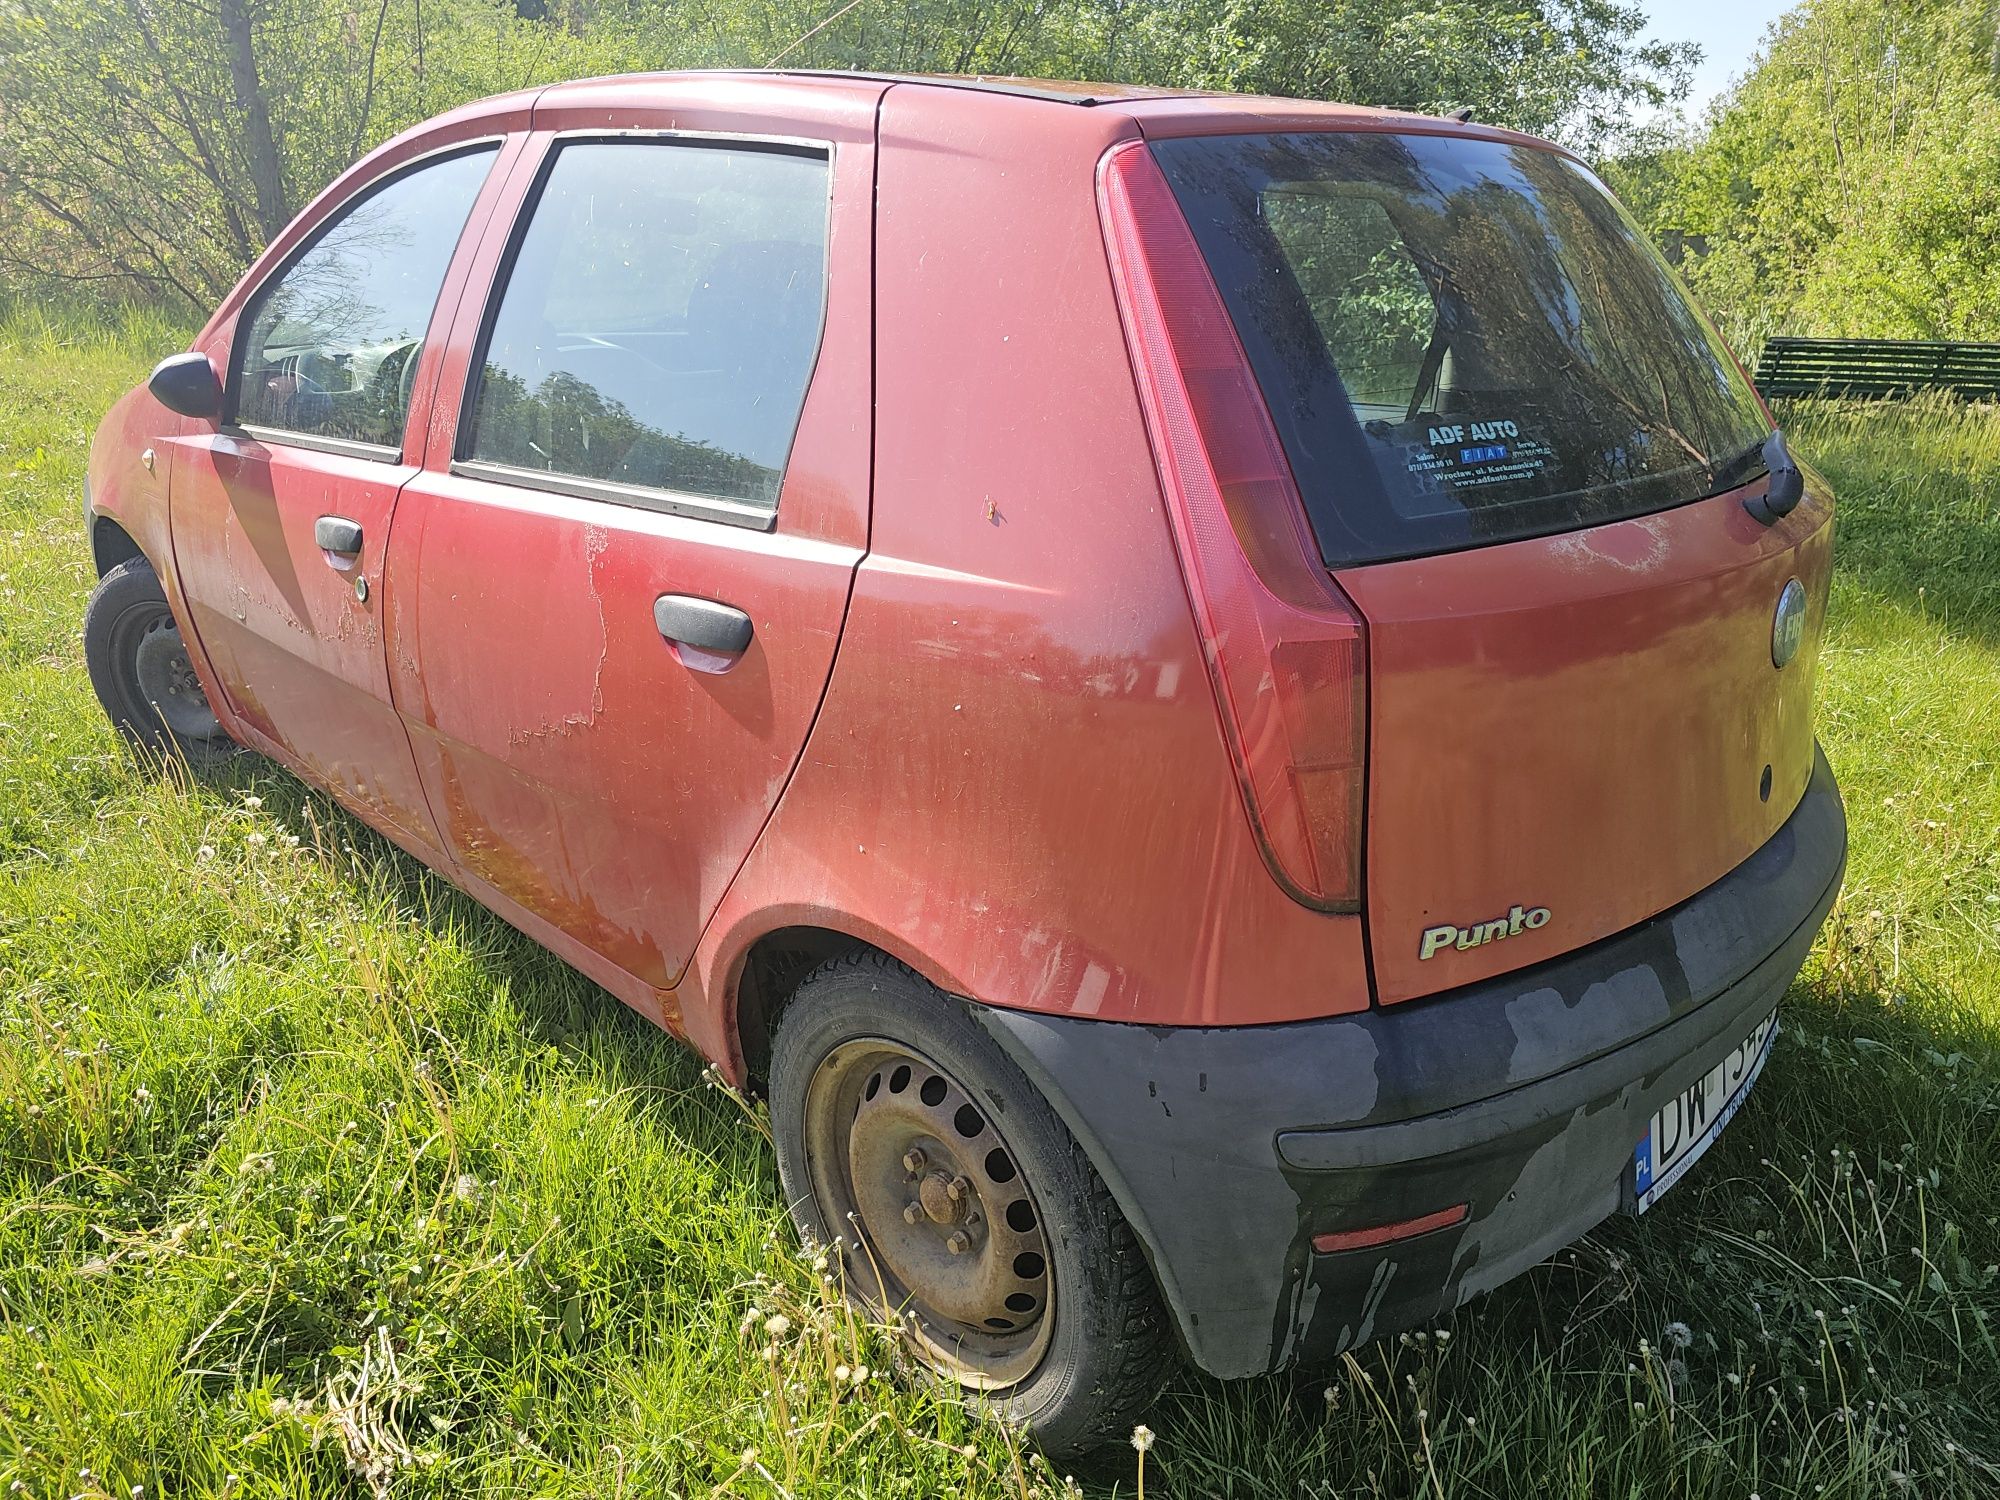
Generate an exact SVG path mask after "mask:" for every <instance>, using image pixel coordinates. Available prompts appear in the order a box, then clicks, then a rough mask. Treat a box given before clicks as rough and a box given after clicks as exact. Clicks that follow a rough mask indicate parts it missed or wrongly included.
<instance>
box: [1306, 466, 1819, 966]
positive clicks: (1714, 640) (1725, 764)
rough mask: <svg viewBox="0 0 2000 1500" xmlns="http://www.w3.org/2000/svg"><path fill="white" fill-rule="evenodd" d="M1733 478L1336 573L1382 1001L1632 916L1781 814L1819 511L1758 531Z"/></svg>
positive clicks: (1743, 852) (1546, 950)
mask: <svg viewBox="0 0 2000 1500" xmlns="http://www.w3.org/2000/svg"><path fill="white" fill-rule="evenodd" d="M1761 485H1762V481H1761V480H1760V481H1759V486H1760V487H1761ZM1746 492H1747V491H1738V492H1733V493H1729V494H1724V495H1717V496H1714V497H1712V498H1710V499H1706V500H1702V501H1698V502H1696V503H1694V504H1691V505H1685V506H1681V507H1679V508H1677V509H1674V510H1669V511H1664V512H1660V513H1657V514H1654V515H1649V516H1642V517H1636V518H1633V519H1629V520H1623V521H1616V522H1612V523H1610V524H1607V525H1603V526H1598V527H1593V528H1590V529H1587V530H1583V531H1574V532H1569V533H1566V534H1562V535H1556V536H1547V537H1537V538H1533V539H1529V540H1523V541H1516V542H1510V543H1506V544H1502V545H1499V546H1490V547H1481V548H1476V549H1473V550H1469V551H1464V552H1457V553H1449V554H1444V555H1440V556H1432V557H1426V558H1418V559H1411V560H1408V561H1402V562H1392V563H1383V564H1378V565H1375V566H1370V567H1361V568H1351V569H1346V570H1343V571H1340V572H1339V573H1338V574H1337V575H1336V576H1337V577H1338V578H1339V581H1340V584H1341V586H1342V587H1343V588H1344V589H1345V590H1346V591H1347V593H1348V595H1349V597H1350V598H1352V599H1353V600H1354V602H1355V604H1356V605H1357V606H1358V607H1359V608H1360V610H1361V612H1362V613H1363V614H1364V615H1365V616H1366V618H1367V622H1368V640H1369V682H1370V705H1369V717H1370V723H1371V731H1370V750H1369V758H1368V766H1369V769H1368V814H1367V846H1366V847H1367V855H1366V874H1365V885H1366V912H1367V922H1368V932H1369V939H1370V944H1371V947H1372V949H1373V956H1374V971H1375V982H1376V988H1377V994H1378V996H1379V998H1380V999H1381V1000H1382V1001H1383V1002H1385V1003H1391V1002H1395V1001H1399V1000H1407V999H1410V998H1412V997H1415V996H1419V995H1429V994H1435V993H1437V992H1438V991H1441V990H1447V989H1450V988H1452V987H1454V986H1456V985H1461V984H1466V983H1469V982H1471V981H1473V980H1477V979H1483V978H1486V977H1488V976H1490V975H1494V974H1499V973H1503V972H1506V971H1508V970H1512V969H1518V968H1521V967H1523V966H1525V965H1529V964H1533V963H1536V962H1539V961H1541V960H1544V959H1547V958H1550V957H1552V956H1554V955H1556V954H1559V953H1562V952H1565V951H1568V950H1570V949H1574V948H1577V947H1581V946H1583V945H1584V944H1587V943H1590V942H1594V941H1596V940H1597V939H1599V938H1603V937H1607V936H1609V935H1611V934H1613V933H1615V932H1618V931H1620V930H1621V929H1623V928H1626V927H1630V926H1632V925H1634V924H1636V923H1638V922H1641V921H1644V920H1645V919H1646V918H1648V917H1650V916H1653V915H1655V914H1657V913H1658V912H1660V911H1662V910H1663V909H1665V908H1666V907H1669V906H1672V905H1674V904H1675V903H1677V902H1680V901H1682V900H1685V899H1686V898H1687V897H1689V896H1691V895H1693V894H1694V893H1695V892H1697V891H1699V890H1700V889H1701V888H1702V887H1704V886H1706V885H1708V884H1710V883H1711V882H1713V881H1715V880H1717V879H1719V878H1720V877H1721V876H1722V875H1723V874H1725V873H1726V872H1727V871H1728V870H1730V869H1731V868H1732V867H1733V866H1735V865H1736V864H1738V863H1740V862H1741V861H1742V860H1743V859H1745V858H1746V857H1748V855H1749V854H1750V853H1751V852H1752V851H1754V850H1755V849H1756V848H1757V847H1758V846H1759V845H1761V844H1762V843H1763V842H1764V841H1765V840H1766V839H1768V838H1770V837H1771V835H1772V834H1773V833H1775V832H1776V830H1777V829H1778V827H1779V825H1780V824H1782V823H1783V822H1784V820H1785V818H1786V817H1787V816H1788V815H1789V814H1790V813H1791V811H1792V809H1793V808H1794V807H1795V806H1797V804H1798V801H1799V798H1800V797H1801V796H1802V795H1803V794H1804V791H1805V787H1806V783H1807V781H1808V779H1809V778H1810V776H1811V774H1812V763H1813V735H1812V696H1813V685H1814V678H1815V672H1816V662H1817V657H1818V648H1819V639H1820V632H1821V627H1822V623H1823V621H1824V618H1825V607H1826V593H1827V582H1828V576H1829V569H1830V563H1831V549H1832V533H1833V527H1832V506H1831V503H1830V501H1829V499H1828V498H1827V497H1826V495H1825V494H1824V492H1823V491H1822V490H1820V489H1819V488H1818V487H1817V486H1816V485H1815V486H1813V487H1811V488H1809V491H1808V494H1807V497H1806V499H1805V501H1804V502H1803V503H1801V504H1800V506H1799V507H1798V509H1797V510H1795V511H1793V512H1792V514H1791V515H1789V516H1787V517H1785V518H1783V519H1782V520H1780V521H1779V522H1778V523H1777V524H1776V525H1774V526H1768V527H1767V526H1765V525H1763V524H1761V523H1760V522H1758V521H1757V520H1755V519H1753V518H1752V517H1751V516H1750V515H1749V514H1748V513H1747V512H1746V511H1745V510H1744V508H1743V505H1742V503H1741V495H1742V494H1743V493H1746ZM1793 578H1797V579H1799V580H1800V581H1801V583H1802V584H1803V586H1804V589H1805V597H1806V601H1807V604H1806V621H1805V633H1804V641H1803V643H1802V644H1801V646H1800V647H1799V649H1798V653H1797V655H1796V656H1794V657H1793V658H1792V659H1791V660H1790V661H1789V662H1788V663H1787V664H1786V665H1785V666H1783V667H1782V668H1781V667H1778V666H1776V665H1774V662H1773V649H1772V647H1773V640H1772V637H1773V625H1774V620H1775V616H1776V612H1777V608H1778V601H1779V597H1780V595H1781V593H1783V591H1784V589H1785V586H1786V584H1787V582H1788V581H1789V580H1791V579H1793ZM1446 928H1450V929H1451V932H1450V933H1449V934H1447V933H1446V932H1445V931H1444V929H1446ZM1426 955H1428V956H1426Z"/></svg>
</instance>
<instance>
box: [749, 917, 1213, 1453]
mask: <svg viewBox="0 0 2000 1500" xmlns="http://www.w3.org/2000/svg"><path fill="white" fill-rule="evenodd" d="M771 1113H772V1122H773V1126H774V1134H775V1135H776V1138H777V1147H778V1169H779V1174H780V1176H781V1177H782V1178H783V1181H784V1187H785V1194H786V1197H787V1199H788V1200H789V1201H790V1202H791V1203H792V1205H793V1215H794V1217H795V1218H796V1219H797V1220H798V1223H799V1227H800V1230H801V1231H802V1232H803V1233H804V1235H805V1236H806V1237H807V1238H808V1239H809V1240H812V1241H816V1242H818V1243H821V1244H827V1245H834V1244H838V1245H839V1246H840V1248H841V1260H842V1264H843V1269H844V1272H845V1275H846V1285H847V1289H848V1294H849V1296H850V1297H852V1298H853V1299H854V1300H856V1301H857V1302H859V1303H860V1304H862V1305H863V1306H864V1307H865V1308H866V1309H867V1310H868V1311H869V1312H870V1313H872V1314H873V1315H875V1316H877V1317H880V1318H882V1319H884V1320H885V1321H894V1322H895V1323H897V1325H898V1326H899V1328H900V1331H901V1335H902V1338H903V1342H904V1345H905V1347H906V1349H907V1350H908V1351H909V1353H910V1354H911V1355H912V1356H913V1358H914V1359H915V1361H916V1362H917V1363H918V1364H919V1365H920V1366H921V1368H922V1369H923V1370H924V1371H925V1372H926V1373H927V1374H928V1376H929V1377H930V1378H932V1379H934V1380H936V1381H937V1382H939V1383H940V1384H943V1385H945V1386H946V1387H948V1388H953V1389H956V1390H959V1391H963V1392H965V1393H967V1394H968V1395H971V1396H974V1397H976V1398H978V1399H982V1400H986V1401H989V1402H991V1403H992V1405H993V1406H994V1408H995V1409H996V1410H997V1411H998V1413H999V1414H1000V1415H1001V1416H1002V1417H1003V1418H1004V1419H1006V1420H1008V1421H1012V1422H1015V1423H1018V1424H1021V1425H1023V1426H1026V1427H1028V1428H1029V1429H1031V1430H1032V1431H1033V1433H1034V1435H1035V1437H1036V1438H1037V1439H1038V1440H1039V1441H1040V1442H1041V1443H1042V1444H1043V1446H1044V1447H1047V1448H1049V1449H1051V1450H1054V1451H1058V1452H1068V1451H1075V1450H1079V1449H1084V1448H1089V1447H1093V1446H1095V1445H1096V1444H1098V1443H1100V1442H1103V1441H1105V1440H1107V1439H1110V1438H1113V1437H1117V1436H1119V1435H1121V1434H1123V1433H1125V1432H1128V1431H1129V1430H1130V1425H1131V1423H1132V1422H1133V1421H1134V1420H1135V1419H1136V1418H1137V1417H1138V1416H1139V1415H1140V1414H1141V1413H1142V1412H1143V1411H1144V1409H1145V1407H1146V1405H1147V1404H1148V1403H1149V1402H1150V1401H1151V1399H1152V1397H1153V1396H1154V1394H1155V1393H1156V1392H1157V1390H1158V1388H1159V1385H1160V1383H1161V1381H1162V1380H1163V1379H1164V1378H1165V1376H1166V1375H1167V1374H1168V1373H1170V1372H1171V1371H1172V1369H1173V1368H1174V1366H1175V1364H1176V1363H1177V1355H1176V1353H1175V1351H1174V1346H1173V1341H1172V1338H1171V1335H1170V1333H1169V1331H1168V1329H1167V1325H1166V1319H1165V1317H1164V1314H1163V1311H1162V1309H1161V1306H1160V1300H1159V1294H1158V1293H1157V1291H1156V1290H1155V1289H1154V1286H1153V1280H1152V1274H1151V1272H1150V1271H1149V1270H1148V1268H1147V1266H1146V1264H1145V1261H1144V1259H1143V1257H1142V1256H1141V1254H1140V1251H1139V1246H1138V1243H1137V1241H1136V1240H1135V1239H1134V1238H1133V1235H1132V1231H1131V1229H1130V1228H1129V1227H1128V1226H1127V1225H1126V1223H1125V1220H1124V1218H1123V1216H1122V1215H1120V1213H1119V1212H1118V1208H1117V1205H1116V1204H1115V1203H1113V1201H1112V1199H1111V1195H1110V1194H1109V1193H1108V1192H1107V1191H1106V1190H1105V1187H1104V1184H1103V1182H1102V1181H1101V1180H1099V1178H1098V1176H1097V1173H1096V1171H1095V1169H1094V1168H1093V1167H1092V1166H1091V1164H1090V1162H1089V1160H1088V1159H1087V1158H1086V1157H1085V1156H1084V1154H1083V1152H1082V1150H1081V1149H1080V1148H1079V1147H1078V1146H1077V1144H1076V1141H1075V1139H1074V1138H1073V1137H1072V1136H1071V1135H1070V1133H1069V1131H1068V1130H1067V1129H1066V1128H1065V1127H1064V1125H1063V1123H1062V1121H1061V1120H1060V1119H1059V1118H1057V1116H1056V1114H1055V1112H1054V1111H1053V1110H1051V1109H1050V1108H1049V1106H1048V1104H1047V1102H1046V1101H1045V1100H1044V1099H1043V1098H1042V1097H1041V1095H1040V1094H1038V1093H1037V1092H1036V1091H1035V1089H1034V1087H1033V1085H1032V1084H1030V1083H1029V1082H1028V1080H1027V1078H1026V1077H1025V1076H1023V1075H1022V1073H1021V1071H1020V1070H1019V1069H1018V1068H1017V1067H1015V1065H1014V1064H1013V1062H1012V1061H1011V1060H1010V1059H1009V1058H1008V1057H1007V1056H1006V1055H1005V1054H1004V1053H1003V1052H1001V1050H1000V1049H999V1048H998V1047H997V1046H996V1045H995V1044H994V1043H993V1041H992V1039H991V1038H990V1037H988V1036H987V1035H986V1034H985V1032H983V1031H982V1030H981V1029H980V1028H979V1026H978V1025H977V1024H976V1023H975V1022H974V1021H973V1020H972V1019H971V1018H970V1017H969V1016H968V1015H967V1014H966V1013H965V1011H964V1008H963V1006H962V1004H961V1002H959V1001H957V1000H955V999H953V998H952V997H950V996H948V995H945V994H943V993H942V992H940V991H938V990H937V989H936V988H934V987H933V986H931V985H930V984H927V983H926V982H925V981H924V980H923V979H921V978H920V977H919V976H917V975H916V974H914V973H912V972H911V971H910V970H908V969H906V968H904V967H903V966H902V965H900V964H897V963H895V962H894V961H893V960H890V959H887V958H885V957H883V956H881V955H879V954H866V955H857V956H854V957H850V958H841V959H835V960H833V961H832V962H830V963H827V964H825V965H823V966H822V967H820V968H819V969H817V970H815V971H814V972H813V974H811V975H810V976H808V978H807V979H806V980H805V981H804V983H802V984H801V985H800V987H799V989H798V991H797V993H796V994H795V995H794V997H793V999H792V1003H791V1004H790V1005H789V1006H788V1007H787V1008H786V1011H785V1015H784V1018H783V1021H782V1023H781V1024H780V1026H779V1029H778V1035H777V1038H776V1041H775V1043H774V1045H773V1048H772V1055H771Z"/></svg>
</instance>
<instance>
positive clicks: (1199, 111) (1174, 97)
mask: <svg viewBox="0 0 2000 1500" xmlns="http://www.w3.org/2000/svg"><path fill="white" fill-rule="evenodd" d="M704 83H705V84H711V85H712V84H717V83H722V84H727V85H730V86H732V87H742V86H748V87H749V88H751V89H755V90H757V91H759V92H768V93H769V94H770V95H771V96H772V99H773V103H774V104H776V103H777V101H778V100H781V99H783V98H784V97H785V96H787V95H790V96H791V97H792V98H793V99H794V100H803V99H805V98H810V97H812V96H815V95H817V96H819V97H820V98H822V99H824V98H826V97H827V96H828V95H829V94H834V95H838V94H852V93H856V92H864V91H865V92H874V93H879V92H880V91H881V90H882V89H883V88H884V86H892V87H897V88H912V89H923V90H933V91H938V92H939V94H940V95H941V96H942V95H944V94H946V93H955V94H958V95H960V96H961V97H963V96H964V95H966V94H979V95H986V96H989V97H995V98H1006V99H1011V100H1019V101H1022V102H1024V103H1028V104H1046V105H1048V106H1050V107H1051V108H1057V109H1062V110H1065V111H1077V112H1082V111H1090V112H1094V113H1114V114H1118V115H1122V116H1126V117H1128V118H1130V119H1132V120H1133V121H1134V122H1135V124H1136V125H1137V126H1138V127H1139V128H1140V129H1141V130H1142V131H1144V132H1145V133H1147V134H1149V135H1155V136H1169V135H1180V134H1205V133H1209V132H1211V131H1223V132H1234V131H1264V130H1285V129H1293V130H1312V129H1322V130H1323V129H1330V128H1332V129H1337V128H1341V127H1343V126H1345V127H1347V128H1350V129H1356V128H1358V129H1364V130H1366V129H1372V130H1384V129H1387V130H1407V131H1412V132H1423V133H1436V134H1452V135H1461V134H1462V135H1470V136H1479V137H1484V138H1486V139H1489V140H1503V141H1511V142H1516V143H1522V144H1529V145H1535V146H1544V147H1546V146H1548V145H1550V143H1549V142H1547V141H1543V140H1540V139H1538V138H1536V137H1533V136H1527V135H1523V134H1520V133H1519V132H1516V131H1512V130H1507V129H1504V128H1502V127H1498V126H1491V125H1483V124H1478V123H1468V122H1467V121H1465V120H1462V119H1459V118H1457V117H1455V116H1454V117H1450V118H1446V117H1441V116H1436V115H1425V114H1418V113H1415V112H1414V111H1406V110H1392V109H1380V108H1376V107H1374V106H1371V105H1365V104H1341V103H1335V102H1331V101H1327V100H1319V99H1291V98H1284V97H1280V96H1276V95H1264V94H1237V93H1229V92H1224V91H1217V90H1207V89H1177V88H1159V87H1154V86H1152V85H1147V84H1134V83H1096V82H1088V81H1078V80H1067V79H1050V78H1016V77H1007V76H992V75H986V74H952V73H897V72H864V71H847V70H839V69H830V68H690V69H681V70H677V71H672V72H658V73H628V74H619V75H610V76H603V77H595V78H579V79H575V80H572V81H569V82H564V83H557V84H551V85H548V86H547V87H545V88H543V89H540V90H538V91H535V92H534V93H533V95H532V97H533V100H534V103H535V105H536V106H538V107H540V106H552V105H557V104H562V103H566V102H568V101H569V100H571V99H573V98H578V97H579V96H596V97H598V98H601V97H602V96H603V95H604V93H605V92H606V91H607V90H615V91H617V92H618V93H620V94H621V95H623V94H626V92H627V91H630V95H643V94H650V93H651V92H652V91H653V90H655V89H660V90H663V91H667V92H668V95H669V98H670V97H671V90H672V89H673V87H674V85H676V84H704ZM520 97H521V96H520V95H503V96H501V97H500V98H498V99H494V100H488V101H483V102H482V103H479V104H473V105H468V106H465V107H464V108H463V109H462V110H461V111H454V113H455V114H464V113H476V112H479V111H481V110H482V109H483V108H485V107H486V106H488V105H491V106H496V107H497V106H500V105H503V104H505V103H510V102H513V101H516V100H518V99H519V98H520ZM628 97H629V96H628ZM632 102H639V100H638V99H636V98H634V99H632ZM661 102H663V103H664V102H668V101H667V100H666V99H663V100H662V101H661ZM1555 149H1556V150H1558V151H1561V150H1562V149H1563V148H1562V147H1560V146H1557V147H1555ZM1565 154H1567V153H1565Z"/></svg>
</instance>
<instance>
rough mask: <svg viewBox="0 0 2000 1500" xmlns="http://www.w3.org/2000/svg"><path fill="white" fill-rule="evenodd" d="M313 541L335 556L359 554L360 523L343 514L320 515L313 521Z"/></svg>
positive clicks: (354, 555) (356, 555)
mask: <svg viewBox="0 0 2000 1500" xmlns="http://www.w3.org/2000/svg"><path fill="white" fill-rule="evenodd" d="M313 541H314V542H315V543H317V544H318V546H319V550H320V551H322V552H331V553H332V554H333V555H334V556H335V557H359V556H360V555H361V523H360V522H359V521H350V520H348V519H347V517H345V516H321V517H320V518H319V519H318V520H317V521H315V522H313Z"/></svg>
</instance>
